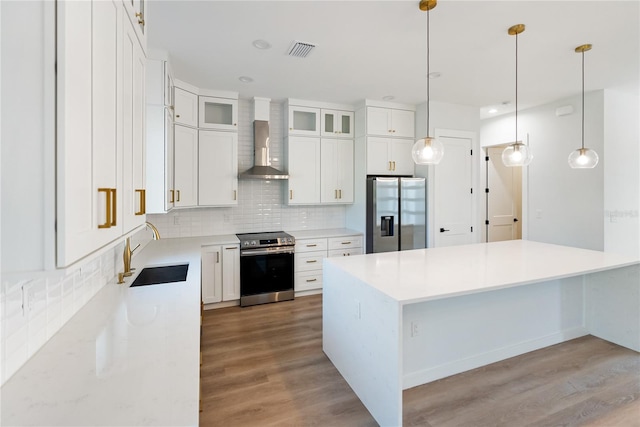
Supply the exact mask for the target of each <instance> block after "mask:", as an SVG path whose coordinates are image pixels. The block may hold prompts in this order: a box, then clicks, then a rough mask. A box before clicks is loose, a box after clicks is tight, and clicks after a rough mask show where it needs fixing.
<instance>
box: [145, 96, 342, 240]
mask: <svg viewBox="0 0 640 427" xmlns="http://www.w3.org/2000/svg"><path fill="white" fill-rule="evenodd" d="M252 104H253V103H252V101H250V100H245V99H241V100H239V102H238V117H239V120H238V122H239V124H240V125H239V127H238V171H239V172H243V171H245V170H247V169H249V168H250V167H251V166H253V123H252V122H251V108H252V107H253V105H252ZM283 114H284V105H283V104H281V103H276V102H272V103H271V111H270V117H269V141H270V143H271V146H270V147H271V148H270V155H271V166H273V167H275V168H277V169H282V168H283V166H282V165H283V164H284V162H283V154H284V134H283V128H284V116H283ZM285 191H286V189H285V183H284V182H282V181H278V180H275V181H261V180H239V181H238V205H237V206H233V207H224V208H194V209H174V210H173V211H171V212H170V213H168V214H164V215H148V219H149V221H151V222H152V223H153V224H154V225H155V226H156V227H158V230H159V231H160V234H161V235H162V236H163V237H192V236H207V235H213V234H233V233H250V232H259V231H277V230H305V229H309V230H311V229H322V228H342V227H344V226H345V207H344V206H326V205H317V206H288V205H285V204H283V200H284V193H285Z"/></svg>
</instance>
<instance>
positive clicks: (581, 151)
mask: <svg viewBox="0 0 640 427" xmlns="http://www.w3.org/2000/svg"><path fill="white" fill-rule="evenodd" d="M598 160H600V159H599V158H598V153H596V152H595V151H593V150H589V149H588V148H578V149H577V150H575V151H572V152H571V154H569V166H571V167H572V168H573V169H591V168H595V167H596V165H597V164H598Z"/></svg>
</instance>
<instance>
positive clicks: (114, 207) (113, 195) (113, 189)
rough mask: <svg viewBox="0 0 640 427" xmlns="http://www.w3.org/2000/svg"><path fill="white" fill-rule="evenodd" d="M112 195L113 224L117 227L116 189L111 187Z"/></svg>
mask: <svg viewBox="0 0 640 427" xmlns="http://www.w3.org/2000/svg"><path fill="white" fill-rule="evenodd" d="M111 197H112V198H113V200H112V201H111V210H112V213H111V226H112V227H115V225H116V212H117V210H116V189H115V188H112V189H111Z"/></svg>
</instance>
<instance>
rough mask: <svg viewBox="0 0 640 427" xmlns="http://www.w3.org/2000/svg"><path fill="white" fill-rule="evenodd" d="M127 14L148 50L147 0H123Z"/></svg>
mask: <svg viewBox="0 0 640 427" xmlns="http://www.w3.org/2000/svg"><path fill="white" fill-rule="evenodd" d="M122 3H123V4H124V8H125V12H126V15H127V16H128V17H129V21H130V22H131V26H132V28H133V29H134V31H135V34H136V37H137V38H138V40H139V41H140V45H141V47H142V49H143V51H146V50H147V22H146V20H145V19H146V17H145V14H146V11H147V0H122Z"/></svg>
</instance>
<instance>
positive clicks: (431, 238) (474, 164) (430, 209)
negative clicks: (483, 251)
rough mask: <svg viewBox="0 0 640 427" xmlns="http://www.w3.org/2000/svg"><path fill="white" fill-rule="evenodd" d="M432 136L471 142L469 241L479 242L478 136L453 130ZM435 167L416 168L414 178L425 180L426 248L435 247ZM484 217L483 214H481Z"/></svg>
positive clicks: (438, 132) (445, 130) (437, 129)
mask: <svg viewBox="0 0 640 427" xmlns="http://www.w3.org/2000/svg"><path fill="white" fill-rule="evenodd" d="M434 136H435V137H436V138H442V137H448V138H460V139H470V140H471V149H472V150H473V156H472V158H471V186H472V187H471V188H473V197H472V198H471V224H472V226H473V233H472V238H471V241H472V242H473V243H479V242H481V241H482V240H481V237H482V234H481V233H480V229H481V224H482V223H484V220H482V222H481V218H480V215H479V214H478V206H479V204H478V199H479V197H480V195H481V194H483V193H482V192H481V191H480V188H481V181H480V167H479V166H478V162H479V160H480V157H482V156H480V155H479V154H480V141H479V139H478V134H477V133H476V132H471V131H465V130H455V129H439V128H435V129H434ZM444 155H445V156H446V155H447V147H446V145H445V147H444ZM437 167H438V166H437V165H429V166H422V167H416V176H422V177H425V178H427V247H428V248H433V247H434V245H435V233H434V231H435V229H436V221H435V217H436V215H435V209H436V206H435V191H434V190H435V179H436V170H435V168H437ZM423 168H426V169H427V170H426V173H424V169H423ZM482 215H484V214H482Z"/></svg>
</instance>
